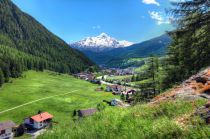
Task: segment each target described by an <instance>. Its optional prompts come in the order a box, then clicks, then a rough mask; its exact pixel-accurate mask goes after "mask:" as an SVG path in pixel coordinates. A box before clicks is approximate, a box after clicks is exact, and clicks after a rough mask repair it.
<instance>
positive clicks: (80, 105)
mask: <svg viewBox="0 0 210 139" xmlns="http://www.w3.org/2000/svg"><path fill="white" fill-rule="evenodd" d="M96 88H97V85H93V84H91V83H89V82H86V81H83V80H78V79H75V78H73V77H71V76H69V75H59V74H57V73H54V72H47V71H45V72H35V71H28V72H25V73H24V74H23V77H21V78H18V79H13V80H12V81H11V82H10V83H6V84H4V85H3V87H2V88H1V89H0V121H5V120H13V121H14V122H16V123H17V124H20V123H21V122H22V121H23V119H24V118H26V117H27V116H30V115H34V114H36V113H37V112H38V110H41V111H48V112H49V113H51V114H53V115H54V117H55V119H54V120H55V121H57V122H59V124H58V127H60V125H62V124H65V123H68V122H70V121H71V118H72V113H73V111H74V110H75V109H77V110H78V109H84V108H92V107H93V108H94V107H96V106H97V104H98V103H100V102H102V100H104V99H107V100H109V99H111V98H113V97H114V96H113V95H112V94H111V93H106V92H95V91H94V90H95V89H96ZM66 93H69V94H66ZM62 94H65V95H62ZM55 95H61V96H55ZM48 97H50V98H48ZM43 98H44V99H43ZM45 98H47V99H45ZM38 99H43V100H41V101H37V102H34V103H32V104H29V105H25V106H23V107H19V108H17V109H14V110H11V111H7V112H4V113H1V112H2V111H5V110H7V109H11V108H14V107H17V106H19V105H22V104H25V103H28V102H31V101H36V100H38Z"/></svg>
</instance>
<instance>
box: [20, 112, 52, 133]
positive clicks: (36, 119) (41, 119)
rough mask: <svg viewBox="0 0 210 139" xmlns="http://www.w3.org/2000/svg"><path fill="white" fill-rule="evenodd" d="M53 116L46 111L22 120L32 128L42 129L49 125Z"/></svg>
mask: <svg viewBox="0 0 210 139" xmlns="http://www.w3.org/2000/svg"><path fill="white" fill-rule="evenodd" d="M52 119H53V116H52V115H51V114H49V113H48V112H43V113H39V114H37V115H34V116H31V117H29V118H26V119H25V120H24V124H25V125H28V126H31V127H32V128H34V129H42V128H45V127H48V126H50V125H51V122H52Z"/></svg>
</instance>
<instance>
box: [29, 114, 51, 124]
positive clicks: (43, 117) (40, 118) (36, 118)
mask: <svg viewBox="0 0 210 139" xmlns="http://www.w3.org/2000/svg"><path fill="white" fill-rule="evenodd" d="M52 118H53V116H52V115H51V114H49V113H48V112H43V113H40V114H37V115H34V116H32V117H31V119H33V120H34V121H36V122H42V121H44V120H47V119H52Z"/></svg>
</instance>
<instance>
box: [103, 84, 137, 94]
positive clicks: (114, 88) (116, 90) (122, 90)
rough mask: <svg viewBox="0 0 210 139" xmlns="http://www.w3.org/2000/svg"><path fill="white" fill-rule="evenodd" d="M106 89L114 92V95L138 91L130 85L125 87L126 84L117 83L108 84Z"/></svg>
mask: <svg viewBox="0 0 210 139" xmlns="http://www.w3.org/2000/svg"><path fill="white" fill-rule="evenodd" d="M106 91H107V92H112V93H113V94H114V95H121V94H124V95H126V94H129V95H133V94H135V93H136V90H134V89H132V88H130V87H125V86H122V85H117V84H113V85H107V86H106Z"/></svg>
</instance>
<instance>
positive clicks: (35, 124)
mask: <svg viewBox="0 0 210 139" xmlns="http://www.w3.org/2000/svg"><path fill="white" fill-rule="evenodd" d="M52 119H53V115H51V114H49V113H48V112H42V113H41V112H40V113H38V114H36V115H33V116H30V117H28V118H25V119H24V122H23V125H24V129H23V130H24V132H25V131H27V132H28V131H32V130H33V131H37V130H40V129H43V128H46V127H49V126H51V124H52ZM18 128H20V126H18V125H16V124H15V123H14V122H13V121H5V122H0V139H12V138H13V137H14V136H15V135H16V134H18Z"/></svg>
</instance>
